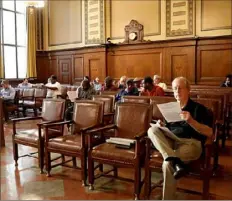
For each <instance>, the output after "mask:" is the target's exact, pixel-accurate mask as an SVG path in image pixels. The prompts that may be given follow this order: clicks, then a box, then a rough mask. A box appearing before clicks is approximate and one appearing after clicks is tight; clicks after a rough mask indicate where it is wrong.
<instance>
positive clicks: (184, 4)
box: [173, 1, 186, 8]
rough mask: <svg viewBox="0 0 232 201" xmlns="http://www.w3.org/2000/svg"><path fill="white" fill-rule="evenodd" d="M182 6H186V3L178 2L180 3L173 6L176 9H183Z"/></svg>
mask: <svg viewBox="0 0 232 201" xmlns="http://www.w3.org/2000/svg"><path fill="white" fill-rule="evenodd" d="M182 6H186V1H184V2H178V3H174V4H173V7H174V8H175V7H182Z"/></svg>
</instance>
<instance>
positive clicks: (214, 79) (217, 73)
mask: <svg viewBox="0 0 232 201" xmlns="http://www.w3.org/2000/svg"><path fill="white" fill-rule="evenodd" d="M197 55H198V62H197V84H210V85H216V84H218V83H220V82H221V81H222V80H223V79H224V78H225V75H226V74H229V73H232V42H231V44H215V45H210V44H209V45H207V46H205V45H204V46H199V47H198V49H197Z"/></svg>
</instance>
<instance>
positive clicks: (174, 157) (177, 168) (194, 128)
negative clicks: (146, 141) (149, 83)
mask: <svg viewBox="0 0 232 201" xmlns="http://www.w3.org/2000/svg"><path fill="white" fill-rule="evenodd" d="M172 89H173V91H174V97H175V99H176V100H177V102H178V103H179V104H180V108H181V113H180V117H181V119H182V120H183V121H180V122H173V123H170V122H169V123H167V122H165V123H166V124H164V123H163V122H161V121H160V120H158V122H157V123H156V124H155V126H154V125H153V126H152V127H150V128H149V129H148V137H149V138H150V139H151V141H152V143H153V145H154V146H155V147H156V149H157V150H158V151H159V152H160V153H161V155H162V157H163V166H162V169H163V177H164V183H163V199H164V200H174V199H175V193H176V183H177V179H179V178H181V177H182V176H184V175H185V174H186V168H185V164H186V163H188V162H190V161H194V160H197V159H198V158H199V157H200V156H201V154H202V146H203V145H204V144H205V143H206V141H210V140H211V138H212V136H213V135H212V134H213V130H212V124H213V115H212V112H211V111H210V110H208V109H207V108H206V107H205V106H203V105H201V104H199V103H197V102H195V101H193V100H191V99H190V84H189V81H188V80H187V79H186V78H184V77H177V78H175V79H174V80H173V82H172ZM163 126H166V127H167V128H168V129H169V130H170V131H171V132H172V133H173V135H168V134H167V133H166V132H165V131H164V130H161V127H163Z"/></svg>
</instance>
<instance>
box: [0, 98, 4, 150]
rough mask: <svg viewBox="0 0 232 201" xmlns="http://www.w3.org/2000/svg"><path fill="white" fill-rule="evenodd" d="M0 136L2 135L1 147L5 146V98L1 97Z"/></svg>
mask: <svg viewBox="0 0 232 201" xmlns="http://www.w3.org/2000/svg"><path fill="white" fill-rule="evenodd" d="M0 137H1V147H4V146H5V137H4V129H3V100H2V99H1V98H0Z"/></svg>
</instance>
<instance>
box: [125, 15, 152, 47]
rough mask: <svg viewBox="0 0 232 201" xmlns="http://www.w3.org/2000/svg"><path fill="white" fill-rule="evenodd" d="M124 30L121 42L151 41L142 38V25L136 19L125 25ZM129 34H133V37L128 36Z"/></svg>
mask: <svg viewBox="0 0 232 201" xmlns="http://www.w3.org/2000/svg"><path fill="white" fill-rule="evenodd" d="M124 30H125V40H124V42H123V43H124V44H133V43H144V42H151V41H146V40H144V28H143V25H142V24H140V23H139V22H138V21H136V20H131V21H130V24H128V25H126V26H125V28H124ZM130 34H135V35H134V38H133V39H131V38H130Z"/></svg>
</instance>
